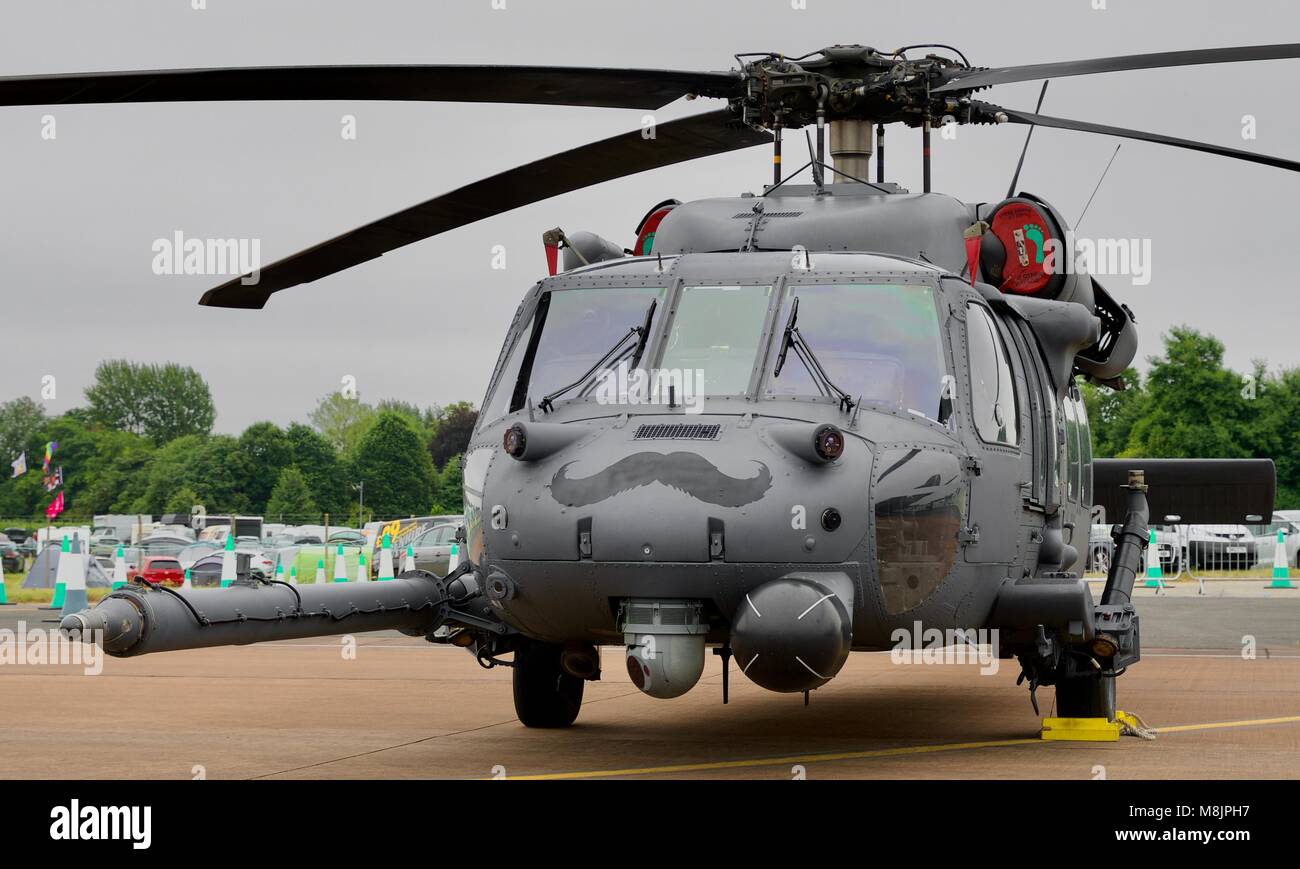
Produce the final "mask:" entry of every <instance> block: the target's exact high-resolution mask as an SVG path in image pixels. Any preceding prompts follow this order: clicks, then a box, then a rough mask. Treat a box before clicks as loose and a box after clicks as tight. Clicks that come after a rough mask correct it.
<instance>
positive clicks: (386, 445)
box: [352, 411, 434, 518]
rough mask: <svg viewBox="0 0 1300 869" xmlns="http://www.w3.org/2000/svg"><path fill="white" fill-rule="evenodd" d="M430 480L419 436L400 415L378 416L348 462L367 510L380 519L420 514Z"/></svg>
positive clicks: (429, 496) (429, 497)
mask: <svg viewBox="0 0 1300 869" xmlns="http://www.w3.org/2000/svg"><path fill="white" fill-rule="evenodd" d="M433 477H434V471H433V463H432V462H431V461H430V460H429V452H428V450H427V449H426V447H425V444H424V442H423V439H422V438H421V435H420V432H418V431H417V430H416V429H415V427H414V426H412V425H411V424H410V422H408V421H407V419H406V418H405V417H403V416H402V415H401V414H398V413H393V412H391V411H388V412H385V413H381V414H379V417H378V419H376V420H375V423H374V425H373V426H371V428H370V430H369V431H368V432H366V434H365V437H363V438H362V439H361V442H360V443H359V444H358V445H357V450H356V455H355V457H354V458H353V461H352V478H353V479H354V480H358V481H364V482H365V485H366V507H367V509H368V510H373V511H374V515H375V516H378V517H381V518H384V517H395V516H410V515H414V514H417V513H421V512H423V511H424V509H425V508H426V507H427V506H428V505H429V504H430V503H431V501H432V500H433V499H432V495H433Z"/></svg>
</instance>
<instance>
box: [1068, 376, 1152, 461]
mask: <svg viewBox="0 0 1300 869" xmlns="http://www.w3.org/2000/svg"><path fill="white" fill-rule="evenodd" d="M1123 380H1124V384H1125V389H1124V390H1123V391H1122V392H1116V391H1115V390H1113V389H1108V388H1106V387H1097V386H1093V385H1092V384H1090V383H1084V384H1083V401H1084V404H1085V406H1086V407H1087V408H1088V422H1089V424H1090V425H1091V426H1092V453H1093V455H1095V456H1096V457H1098V458H1115V457H1117V456H1118V455H1119V454H1120V453H1122V452H1123V451H1124V450H1125V449H1126V448H1127V447H1128V440H1129V435H1130V434H1131V433H1132V431H1133V425H1134V423H1136V422H1137V421H1138V420H1139V419H1141V418H1142V415H1143V414H1144V413H1146V406H1147V401H1148V398H1147V394H1146V392H1144V391H1143V388H1142V377H1141V375H1139V374H1138V372H1137V369H1135V368H1130V369H1128V370H1127V371H1125V372H1124V375H1123Z"/></svg>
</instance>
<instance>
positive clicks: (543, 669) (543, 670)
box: [514, 643, 583, 727]
mask: <svg viewBox="0 0 1300 869" xmlns="http://www.w3.org/2000/svg"><path fill="white" fill-rule="evenodd" d="M514 688H515V714H516V715H518V716H519V721H520V722H521V723H522V724H523V725H524V726H525V727H568V726H569V725H570V724H572V723H573V722H574V721H575V720H577V717H578V711H579V710H580V709H581V708H582V689H583V682H582V680H581V679H578V678H575V677H573V676H570V675H569V674H567V673H565V672H564V671H563V670H561V669H560V647H559V646H552V645H548V644H545V643H530V644H528V645H525V646H521V647H520V648H519V650H518V651H516V652H515V667H514Z"/></svg>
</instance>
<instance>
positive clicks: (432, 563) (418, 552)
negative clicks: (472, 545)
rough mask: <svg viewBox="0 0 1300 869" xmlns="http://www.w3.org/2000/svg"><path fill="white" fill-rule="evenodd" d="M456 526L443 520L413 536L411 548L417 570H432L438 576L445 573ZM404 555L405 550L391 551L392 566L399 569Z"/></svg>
mask: <svg viewBox="0 0 1300 869" xmlns="http://www.w3.org/2000/svg"><path fill="white" fill-rule="evenodd" d="M456 527H457V526H456V525H454V524H452V523H450V522H444V523H442V524H439V525H434V526H433V527H432V528H430V529H429V530H428V531H425V532H424V533H423V534H421V535H420V536H419V537H417V538H415V540H414V541H413V542H412V543H411V548H412V550H413V551H414V554H415V567H416V569H417V570H428V571H432V572H433V573H436V574H438V575H439V576H446V575H447V565H448V563H449V562H450V560H451V544H452V541H453V540H455V539H456ZM405 557H406V553H405V552H394V553H393V558H394V559H395V560H396V564H394V567H396V568H397V569H398V570H399V571H400V570H401V569H402V559H403V558H405Z"/></svg>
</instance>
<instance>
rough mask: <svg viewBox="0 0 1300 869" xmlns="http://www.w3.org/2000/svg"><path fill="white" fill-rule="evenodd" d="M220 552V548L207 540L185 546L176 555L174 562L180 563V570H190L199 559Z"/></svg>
mask: <svg viewBox="0 0 1300 869" xmlns="http://www.w3.org/2000/svg"><path fill="white" fill-rule="evenodd" d="M220 551H221V547H220V546H218V545H217V544H215V543H213V542H211V541H209V540H203V541H200V542H198V543H191V544H190V545H189V546H186V547H185V548H184V549H182V550H181V551H180V552H178V553H176V560H177V561H179V562H180V563H181V569H185V568H190V567H193V566H194V563H195V562H196V561H198V560H199V559H200V558H203V557H204V556H206V555H211V554H212V553H214V552H220Z"/></svg>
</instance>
